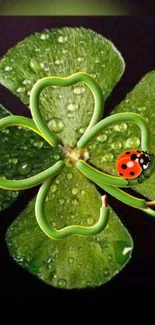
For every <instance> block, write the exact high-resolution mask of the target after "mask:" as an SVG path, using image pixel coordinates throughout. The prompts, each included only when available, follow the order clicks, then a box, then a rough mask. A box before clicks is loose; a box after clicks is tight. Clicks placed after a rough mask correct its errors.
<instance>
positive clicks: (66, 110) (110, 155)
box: [0, 28, 154, 288]
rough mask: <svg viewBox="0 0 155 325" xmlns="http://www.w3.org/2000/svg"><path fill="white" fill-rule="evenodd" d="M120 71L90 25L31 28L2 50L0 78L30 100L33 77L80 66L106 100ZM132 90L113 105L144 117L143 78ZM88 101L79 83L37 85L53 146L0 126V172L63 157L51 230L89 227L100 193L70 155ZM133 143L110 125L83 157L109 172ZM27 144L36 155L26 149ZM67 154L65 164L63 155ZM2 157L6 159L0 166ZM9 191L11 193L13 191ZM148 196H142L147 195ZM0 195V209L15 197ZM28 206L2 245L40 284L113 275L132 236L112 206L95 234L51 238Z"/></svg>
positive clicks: (71, 284)
mask: <svg viewBox="0 0 155 325" xmlns="http://www.w3.org/2000/svg"><path fill="white" fill-rule="evenodd" d="M123 69H124V62H123V59H122V58H121V56H120V54H119V53H118V51H117V50H116V49H115V47H114V46H113V44H111V43H110V42H109V41H108V40H106V39H104V38H103V37H101V36H100V35H97V34H95V33H94V32H92V31H90V30H85V29H82V28H81V29H78V28H64V29H61V30H59V29H58V30H51V31H47V30H46V31H45V32H43V33H36V34H35V35H32V36H30V37H28V38H27V39H26V40H24V41H23V42H21V43H19V44H18V45H17V46H16V47H15V48H13V49H12V50H11V51H9V52H8V53H7V54H6V56H5V57H4V58H3V59H2V60H1V63H0V81H1V82H2V83H3V84H4V85H5V86H7V87H8V88H9V89H10V90H11V91H12V92H13V93H15V94H16V95H18V96H19V97H20V98H21V99H22V100H23V101H24V103H26V104H28V105H29V94H30V91H31V89H32V86H33V85H34V84H35V82H36V81H37V80H38V79H40V78H43V77H45V76H46V75H47V76H50V75H56V76H61V77H65V76H68V75H71V74H72V73H75V72H78V71H85V72H87V73H89V74H91V75H92V76H93V78H94V79H95V80H96V81H97V83H98V84H99V85H100V87H101V89H102V91H103V94H104V98H105V99H106V98H107V96H108V95H109V93H110V92H111V90H112V88H113V87H114V85H115V84H116V82H117V81H118V80H119V78H120V76H121V74H122V72H123ZM153 77H154V76H153V75H152V74H150V75H148V76H146V79H149V80H152V79H153ZM150 82H151V81H150ZM137 87H138V90H137ZM137 87H136V89H135V90H134V91H133V95H132V93H131V95H129V96H128V97H129V98H127V100H126V102H125V104H121V106H120V107H121V108H120V109H118V110H121V109H122V110H123V111H124V112H125V111H133V112H136V110H137V109H139V112H140V113H142V115H144V116H145V113H146V112H147V109H146V110H145V109H143V108H144V106H145V105H148V98H147V101H146V102H145V104H143V106H142V105H141V103H139V102H138V101H139V98H138V96H136V93H137V92H141V88H142V87H145V89H146V83H145V79H144V81H143V82H142V86H141V84H140V85H139V86H137ZM145 95H146V91H145ZM146 97H147V96H146ZM148 97H149V98H150V94H149V90H148ZM136 101H137V102H138V103H137V102H136ZM150 102H151V99H150ZM150 102H149V104H150ZM93 104H94V103H93V97H92V96H91V93H90V91H89V89H87V88H86V87H85V86H84V85H83V84H79V85H74V86H70V87H69V88H59V87H48V89H45V90H43V92H42V94H41V96H40V110H41V114H42V117H43V119H44V121H45V123H47V124H48V127H49V128H50V129H51V131H52V132H54V133H55V134H56V136H57V138H58V139H59V141H60V143H61V144H60V145H59V147H58V148H54V149H53V148H50V146H48V144H45V142H44V140H40V137H39V135H34V134H33V135H32V133H31V131H26V130H25V129H24V128H20V129H19V128H17V127H14V128H12V130H11V128H10V129H8V130H7V129H6V130H5V132H4V131H3V133H2V134H1V138H2V139H3V141H2V147H1V150H2V155H1V156H2V157H4V160H3V159H2V164H3V165H2V169H1V176H3V177H4V178H5V177H7V178H8V179H12V178H14V179H18V178H22V177H23V175H24V174H25V176H26V177H29V176H31V175H35V174H36V171H37V172H38V171H39V172H40V171H42V170H45V167H46V168H47V167H50V166H51V163H52V162H54V161H58V160H59V159H61V158H60V157H63V158H65V161H66V166H65V168H64V169H63V172H62V173H60V174H59V175H58V176H57V177H56V178H55V180H53V183H52V185H51V188H50V191H49V194H48V197H47V200H46V204H45V215H46V218H47V220H48V221H49V223H51V225H52V226H53V227H54V228H57V229H61V228H63V227H65V226H68V225H71V224H77V223H78V224H80V225H82V226H92V225H93V224H95V223H96V222H97V220H98V217H99V210H100V206H101V199H100V195H99V193H98V191H97V189H96V187H95V186H94V184H93V183H92V182H90V181H88V180H87V179H86V178H85V177H84V176H83V175H82V174H81V173H80V172H79V171H78V170H77V168H76V167H75V164H74V163H73V161H74V154H75V156H76V154H77V152H76V150H74V147H75V145H76V142H77V141H78V140H79V139H80V137H81V135H82V134H83V133H84V132H85V130H86V128H87V126H88V124H89V121H90V119H91V116H92V114H93V108H94V107H93ZM126 106H127V107H126ZM131 107H132V110H131ZM147 107H148V106H147ZM1 111H2V117H3V116H4V115H5V114H8V113H5V110H4V109H3V108H2V110H1ZM8 131H9V132H8ZM13 135H15V137H13ZM17 138H18V142H19V147H18V143H17ZM5 139H7V140H5ZM14 139H15V140H14ZM4 140H5V141H4ZM11 142H12V143H14V147H13V146H12V145H11ZM21 143H22V145H20V144H21ZM139 146H140V137H139V130H138V129H137V128H136V126H133V125H131V127H130V123H125V122H123V123H117V124H116V125H114V126H111V127H109V128H107V129H106V130H104V132H103V134H100V135H99V136H98V137H97V138H96V139H94V140H93V141H92V142H91V143H90V145H89V146H88V161H89V162H90V163H91V164H93V165H94V166H96V167H97V168H99V169H101V170H105V171H107V172H109V173H111V174H113V175H114V174H115V169H114V162H115V158H116V157H117V156H118V154H119V153H120V152H121V151H122V148H131V147H135V148H139ZM17 147H18V150H17ZM32 147H33V149H35V150H36V152H33V153H32V151H33V150H32ZM6 148H7V152H6ZM152 151H153V150H152ZM71 152H72V155H73V156H72V158H73V159H72V163H71V161H69V160H68V159H67V158H68V156H69V155H70V154H71ZM18 153H19V155H18ZM73 153H74V154H73ZM6 155H7V159H8V160H7V161H10V162H9V164H8V165H7V167H6V168H5V162H6ZM17 156H18V157H17ZM35 162H36V164H35ZM22 173H23V175H22ZM153 177H154V174H153V175H152V176H151V177H150V179H148V180H147V181H146V182H145V183H144V184H148V183H149V182H151V181H152V179H153ZM143 188H145V185H143V184H140V185H136V189H137V190H138V191H139V192H140V191H143ZM148 193H149V190H148ZM13 195H14V196H16V198H17V193H16V192H14V194H13ZM151 195H152V191H151ZM151 195H149V196H150V197H149V198H150V199H153V197H151ZM1 197H2V200H1V202H2V204H3V202H4V204H3V206H2V208H3V207H5V206H6V205H8V204H10V202H11V201H12V200H13V199H14V197H13V196H12V193H11V192H9V191H8V192H6V191H2V192H1ZM34 205H35V198H34V199H33V200H32V201H31V202H30V203H29V205H28V206H27V208H26V209H25V211H23V213H22V214H21V215H20V216H19V217H18V218H17V219H16V220H15V221H14V222H13V224H12V225H11V226H10V228H9V230H8V232H7V244H8V247H9V250H10V253H11V255H12V256H13V258H14V259H15V260H16V261H17V262H18V263H19V264H20V265H22V266H23V267H25V268H26V269H28V270H29V271H30V272H32V273H33V274H36V275H37V276H38V277H40V278H41V279H42V280H43V281H45V282H46V283H49V284H52V285H54V286H58V287H64V288H82V287H87V286H97V285H101V284H102V283H105V282H106V281H108V280H109V279H110V278H111V277H112V276H113V275H114V274H116V273H118V272H119V270H120V269H121V268H122V267H123V266H124V265H125V264H126V262H127V261H128V260H129V258H130V256H131V251H132V239H131V237H130V235H129V234H128V232H127V231H126V229H125V228H124V226H123V225H122V224H121V222H120V221H119V219H118V218H117V216H116V214H115V213H114V211H113V210H112V209H111V208H110V219H109V222H108V225H107V226H106V228H105V230H104V231H103V232H101V233H100V234H99V235H96V236H93V237H81V236H70V237H68V238H65V239H63V240H61V241H53V240H51V239H49V238H47V236H46V235H45V234H44V233H43V232H42V231H41V230H40V228H39V227H38V225H37V223H36V220H35V212H34Z"/></svg>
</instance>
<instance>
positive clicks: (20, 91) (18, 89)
mask: <svg viewBox="0 0 155 325" xmlns="http://www.w3.org/2000/svg"><path fill="white" fill-rule="evenodd" d="M23 90H24V89H23V88H22V87H19V88H17V90H16V91H17V93H22V91H23Z"/></svg>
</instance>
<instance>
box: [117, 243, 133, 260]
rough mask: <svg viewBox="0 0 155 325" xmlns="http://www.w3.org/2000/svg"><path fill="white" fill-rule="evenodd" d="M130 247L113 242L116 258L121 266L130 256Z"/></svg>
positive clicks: (126, 244)
mask: <svg viewBox="0 0 155 325" xmlns="http://www.w3.org/2000/svg"><path fill="white" fill-rule="evenodd" d="M131 251H132V247H131V246H130V245H129V244H128V243H127V242H125V241H122V240H117V241H116V242H115V252H116V258H117V261H118V263H119V264H120V265H123V264H124V263H125V262H126V261H127V260H128V259H129V256H130V254H131Z"/></svg>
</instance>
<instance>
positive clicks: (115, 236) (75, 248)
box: [7, 165, 133, 288]
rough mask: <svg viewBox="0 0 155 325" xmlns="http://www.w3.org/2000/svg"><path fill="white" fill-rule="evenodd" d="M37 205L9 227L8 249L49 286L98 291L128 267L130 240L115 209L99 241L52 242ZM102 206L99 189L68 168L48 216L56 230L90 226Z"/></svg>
mask: <svg viewBox="0 0 155 325" xmlns="http://www.w3.org/2000/svg"><path fill="white" fill-rule="evenodd" d="M34 205H35V199H33V201H31V202H30V203H29V205H28V206H27V208H26V209H25V211H23V213H22V214H21V215H20V216H19V217H18V218H17V219H16V220H15V221H14V222H13V224H12V225H11V226H10V228H9V230H8V232H7V244H8V247H9V251H10V253H11V255H12V256H13V258H14V260H15V261H16V262H17V263H18V264H20V265H21V266H23V267H24V268H26V269H27V270H28V271H30V272H31V273H32V274H35V275H36V276H37V277H39V278H40V279H42V280H43V281H45V282H46V283H48V284H50V285H53V286H56V287H62V288H85V287H89V286H91V287H95V286H98V285H101V284H103V283H105V282H107V281H109V280H110V279H111V278H112V277H113V276H114V275H115V274H116V273H118V272H119V271H120V270H121V269H122V268H123V267H124V266H125V264H126V263H127V262H128V260H129V258H130V256H131V252H132V248H133V243H132V239H131V237H130V235H129V233H128V232H127V230H126V229H125V228H124V226H123V225H122V224H121V222H120V221H119V219H118V218H117V216H116V214H115V213H114V211H113V210H112V209H110V220H109V222H108V225H107V226H106V229H105V230H104V231H102V232H101V233H100V234H99V235H97V236H93V237H92V236H90V237H82V236H70V237H67V238H65V239H62V240H51V239H49V238H48V237H47V236H46V235H45V234H44V233H43V232H42V231H41V230H40V228H39V226H38V224H37V222H36V218H35V212H34ZM100 206H101V199H100V195H99V193H98V192H97V190H96V188H95V186H94V185H93V184H92V183H91V182H90V181H88V180H87V179H86V178H85V177H84V176H83V175H82V174H81V173H79V171H78V170H77V169H76V168H73V166H71V165H67V166H66V167H65V169H63V171H62V172H61V174H59V175H58V176H57V178H56V179H55V181H54V182H53V184H52V187H51V189H50V192H49V195H48V197H47V201H46V206H45V215H46V218H47V220H48V221H49V223H50V224H51V225H52V226H53V227H54V228H56V229H60V228H62V227H64V226H67V225H71V224H80V225H85V226H92V225H93V224H94V223H96V222H97V220H98V218H99V213H100Z"/></svg>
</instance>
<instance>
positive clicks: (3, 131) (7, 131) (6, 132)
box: [1, 129, 10, 134]
mask: <svg viewBox="0 0 155 325" xmlns="http://www.w3.org/2000/svg"><path fill="white" fill-rule="evenodd" d="M1 132H2V133H5V134H9V133H10V130H9V129H3V130H2V131H1Z"/></svg>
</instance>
